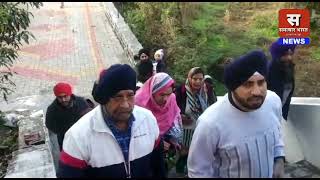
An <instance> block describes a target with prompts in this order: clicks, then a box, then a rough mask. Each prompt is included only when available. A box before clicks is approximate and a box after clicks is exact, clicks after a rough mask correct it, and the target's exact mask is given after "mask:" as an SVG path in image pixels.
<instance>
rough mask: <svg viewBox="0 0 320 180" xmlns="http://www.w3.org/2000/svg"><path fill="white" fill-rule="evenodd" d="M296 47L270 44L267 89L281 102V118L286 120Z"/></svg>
mask: <svg viewBox="0 0 320 180" xmlns="http://www.w3.org/2000/svg"><path fill="white" fill-rule="evenodd" d="M295 47H296V45H280V44H278V42H274V43H272V45H271V46H270V53H271V55H272V61H271V62H270V64H269V70H268V72H269V74H268V80H267V82H268V83H267V84H268V89H269V90H271V91H274V92H275V93H276V94H277V95H278V96H279V97H280V99H281V101H282V116H283V118H284V119H285V120H287V118H288V112H289V106H290V102H291V97H292V95H293V91H294V86H295V82H294V66H295V64H294V63H293V54H294V50H295Z"/></svg>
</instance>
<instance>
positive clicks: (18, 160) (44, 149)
mask: <svg viewBox="0 0 320 180" xmlns="http://www.w3.org/2000/svg"><path fill="white" fill-rule="evenodd" d="M50 100H51V98H50V97H44V96H29V97H23V98H19V99H16V100H15V101H14V102H9V104H7V105H4V106H1V107H3V108H4V109H6V112H8V111H10V112H11V113H14V114H17V115H18V116H17V117H21V118H19V121H18V127H19V137H18V141H19V149H18V150H17V151H15V152H13V153H12V159H11V161H10V162H9V163H8V167H7V173H6V176H5V178H18V177H20V178H46V177H50V178H54V177H56V170H55V167H54V159H53V156H52V154H53V153H52V147H51V146H50V141H51V140H50V138H49V133H48V130H47V128H46V127H45V123H44V120H45V118H44V110H43V109H45V108H46V107H47V104H48V102H50ZM0 105H1V103H0ZM2 105H3V104H2ZM36 133H39V135H40V138H39V140H41V141H39V142H38V143H37V144H33V145H28V144H26V143H25V135H27V134H36Z"/></svg>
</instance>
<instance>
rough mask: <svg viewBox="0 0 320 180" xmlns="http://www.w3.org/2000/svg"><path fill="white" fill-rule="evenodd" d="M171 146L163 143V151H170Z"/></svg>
mask: <svg viewBox="0 0 320 180" xmlns="http://www.w3.org/2000/svg"><path fill="white" fill-rule="evenodd" d="M170 145H171V144H170V143H168V142H166V141H163V150H164V151H169V148H170Z"/></svg>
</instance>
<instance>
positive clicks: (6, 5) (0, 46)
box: [0, 2, 42, 101]
mask: <svg viewBox="0 0 320 180" xmlns="http://www.w3.org/2000/svg"><path fill="white" fill-rule="evenodd" d="M40 6H42V3H41V2H0V94H2V95H3V98H4V99H5V100H6V101H7V95H9V94H10V93H11V92H13V90H12V89H11V88H10V87H12V86H15V84H14V82H13V81H12V80H11V79H10V77H11V76H13V73H14V72H12V70H11V67H12V66H13V63H14V61H15V60H16V59H17V58H18V51H19V50H20V47H21V46H22V45H23V43H27V44H29V39H30V37H32V38H34V36H33V35H32V33H30V32H29V31H27V28H28V27H29V24H30V17H31V16H32V17H33V14H32V13H31V12H29V8H32V7H36V8H40Z"/></svg>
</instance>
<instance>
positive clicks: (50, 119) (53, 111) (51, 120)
mask: <svg viewBox="0 0 320 180" xmlns="http://www.w3.org/2000/svg"><path fill="white" fill-rule="evenodd" d="M53 92H54V95H55V96H56V99H55V100H54V101H53V102H52V103H51V104H50V106H49V107H48V108H47V112H46V121H45V124H46V127H47V128H48V129H49V130H50V131H52V132H53V133H55V134H57V138H58V144H59V148H60V151H61V150H62V142H63V139H64V134H65V133H66V132H67V130H68V129H69V128H70V127H71V126H72V125H73V124H74V123H75V122H77V121H78V119H80V118H81V117H82V116H83V115H84V114H86V113H87V112H89V111H90V110H91V108H90V106H89V105H88V103H87V102H86V100H85V99H84V98H82V97H79V96H76V95H74V94H72V88H71V85H70V84H68V83H63V82H60V83H57V84H56V85H55V86H54V88H53Z"/></svg>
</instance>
